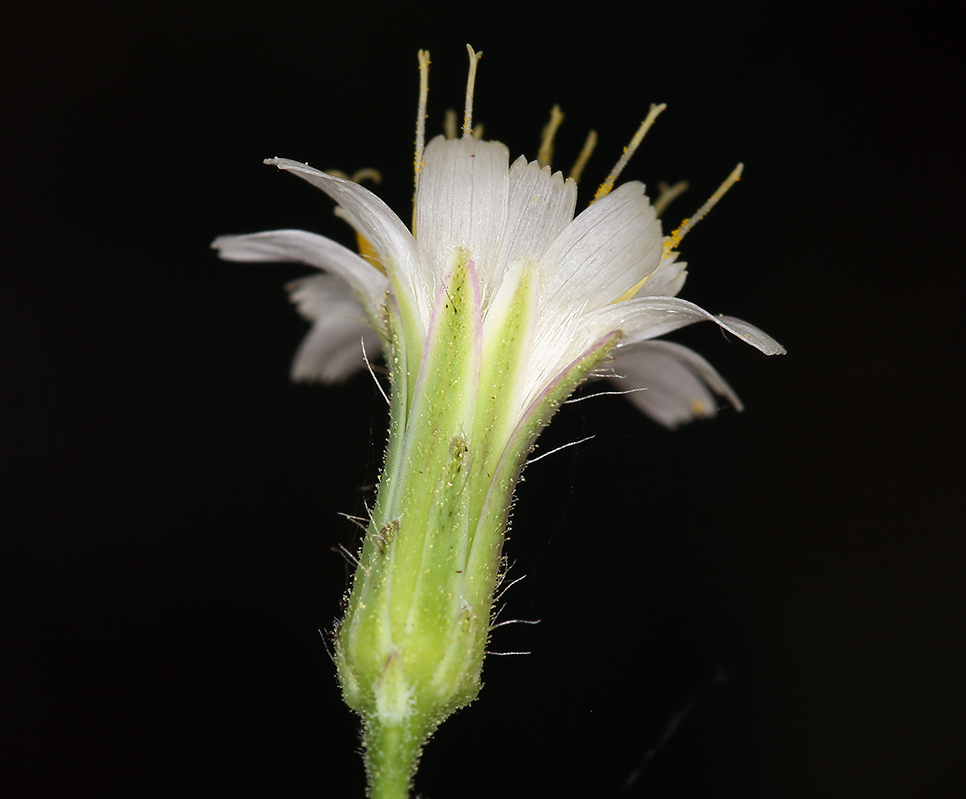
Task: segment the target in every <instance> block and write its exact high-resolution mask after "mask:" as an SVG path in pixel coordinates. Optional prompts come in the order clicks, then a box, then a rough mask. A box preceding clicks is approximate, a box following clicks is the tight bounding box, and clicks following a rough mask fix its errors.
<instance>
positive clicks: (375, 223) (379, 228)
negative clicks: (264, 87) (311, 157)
mask: <svg viewBox="0 0 966 799" xmlns="http://www.w3.org/2000/svg"><path fill="white" fill-rule="evenodd" d="M265 163H266V164H274V165H275V166H277V167H278V168H279V169H281V170H284V171H286V172H292V173H293V174H295V175H298V176H299V177H300V178H302V179H303V180H305V181H308V182H309V183H311V184H312V185H313V186H315V187H316V188H319V189H322V191H324V192H325V193H326V194H328V195H329V196H330V197H331V198H332V199H333V200H335V201H336V202H337V203H338V204H339V205H340V206H341V207H342V210H343V215H344V216H345V218H346V220H347V221H348V222H349V223H350V224H351V225H352V227H354V228H355V229H356V230H357V231H359V232H361V233H362V234H363V235H364V236H365V237H366V239H367V240H368V241H369V243H370V244H371V245H372V247H373V249H374V250H375V251H376V253H377V254H378V256H379V261H380V263H381V264H382V265H383V267H384V268H385V269H386V270H387V271H388V272H389V273H390V274H391V275H392V277H393V278H394V279H396V280H397V281H398V283H399V284H401V285H402V286H403V287H405V288H407V289H408V290H409V291H410V292H411V293H413V294H414V295H415V293H416V292H417V291H418V290H419V288H418V286H417V285H416V283H414V281H413V276H414V275H417V274H418V273H419V271H420V270H419V256H418V254H417V251H416V242H415V241H414V240H413V237H412V235H411V234H410V233H409V230H408V229H407V228H406V226H405V225H404V224H403V223H402V222H401V221H400V219H399V217H398V216H396V215H395V214H394V213H393V212H392V211H391V210H390V208H389V206H388V205H386V204H385V203H384V202H383V201H382V200H380V199H379V198H378V197H377V196H376V195H375V194H373V193H372V192H371V191H369V190H368V189H364V188H363V187H362V186H360V185H359V184H358V183H353V182H352V181H351V180H345V179H344V178H337V177H335V176H333V175H327V174H326V173H325V172H320V171H319V170H318V169H313V168H312V167H310V166H308V165H306V164H300V163H299V162H298V161H290V160H288V159H287V158H270V159H268V160H267V161H266V162H265Z"/></svg>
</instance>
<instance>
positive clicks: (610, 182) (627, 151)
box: [591, 103, 667, 202]
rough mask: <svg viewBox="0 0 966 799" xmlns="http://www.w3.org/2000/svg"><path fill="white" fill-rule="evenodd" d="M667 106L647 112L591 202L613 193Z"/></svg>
mask: <svg viewBox="0 0 966 799" xmlns="http://www.w3.org/2000/svg"><path fill="white" fill-rule="evenodd" d="M665 108H667V106H666V105H665V104H664V103H661V104H660V105H654V104H653V103H652V104H651V110H650V111H648V112H647V118H646V119H645V120H644V121H643V122H642V123H641V126H640V127H639V128H638V129H637V133H635V134H634V138H633V139H631V143H630V144H628V145H627V147H625V148H624V154H623V155H622V156H621V158H620V160H619V161H618V162H617V163H616V164H615V165H614V168H613V169H612V170H611V172H610V174H609V175H608V176H607V180H605V181H604V182H603V183H601V184H600V188H599V189H597V193H596V194H594V199H593V200H592V201H591V202H596V201H597V200H599V199H600V198H601V197H606V196H607V195H608V194H610V193H611V190H612V189H613V188H614V182H615V181H616V180H617V178H618V176H619V175H620V173H621V172H623V171H624V167H625V166H627V162H628V161H630V160H631V156H632V155H634V152H635V151H636V150H637V148H638V147H640V145H641V142H642V141H644V134H646V133H647V132H648V131H649V130H650V129H651V125H653V124H654V120H655V119H657V117H658V115H659V114H660V113H661V112H662V111H663V110H664V109H665Z"/></svg>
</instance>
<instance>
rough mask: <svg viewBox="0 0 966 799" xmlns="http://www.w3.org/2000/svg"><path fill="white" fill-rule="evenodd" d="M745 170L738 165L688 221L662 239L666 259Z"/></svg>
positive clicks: (742, 165) (739, 178)
mask: <svg viewBox="0 0 966 799" xmlns="http://www.w3.org/2000/svg"><path fill="white" fill-rule="evenodd" d="M744 168H745V165H744V164H738V166H736V167H735V168H734V169H733V170H732V172H731V174H730V175H728V177H727V178H726V179H725V181H724V183H722V184H721V185H720V186H718V188H717V190H716V191H715V193H714V194H712V195H711V196H710V197H709V198H708V201H707V202H706V203H705V204H704V205H702V206H701V207H700V208H699V209H698V210H697V213H695V215H694V216H692V217H690V218H689V219H685V220H684V221H683V222H681V224H680V225H679V226H678V228H677V230H675V231H674V232H673V233H671V235H670V236H665V237H664V257H665V258H667V257H668V256H669V255H670V254H671V253H672V252H673V251H674V250H676V249H677V248H678V245H679V244H680V243H681V239H683V238H684V237H685V236H686V235H687V234H688V232H689V231H690V230H691V228H693V227H694V226H695V225H696V224H698V222H700V221H701V220H702V219H704V217H705V216H706V215H707V213H708V211H710V210H711V209H712V208H714V207H715V206H716V205H717V204H718V200H720V199H721V198H722V197H724V196H725V192H727V191H728V189H730V188H731V187H732V186H734V185H735V183H737V182H738V181H739V180H741V170H742V169H744Z"/></svg>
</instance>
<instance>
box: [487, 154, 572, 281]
mask: <svg viewBox="0 0 966 799" xmlns="http://www.w3.org/2000/svg"><path fill="white" fill-rule="evenodd" d="M576 204H577V184H576V183H574V181H572V180H566V181H565V180H564V177H563V175H562V174H560V173H559V172H551V171H550V167H543V168H542V169H541V167H540V165H539V164H538V163H537V162H536V161H530V162H529V163H528V162H527V159H526V158H524V157H523V156H521V157H520V158H518V159H517V160H516V161H514V162H513V166H511V167H510V201H509V209H510V212H509V215H508V217H507V230H506V234H505V236H504V238H503V250H502V252H501V254H500V258H499V262H500V264H501V265H502V266H503V267H504V268H509V267H510V266H511V265H512V264H513V263H514V262H515V261H518V260H520V259H521V258H527V259H531V260H537V259H538V258H539V257H540V256H541V255H543V253H544V251H545V250H546V249H547V248H548V247H549V246H550V243H551V242H552V241H553V240H554V239H555V238H556V237H557V236H558V235H559V234H560V233H561V231H563V230H564V228H566V227H567V225H568V224H570V222H571V221H572V220H573V218H574V207H575V205H576Z"/></svg>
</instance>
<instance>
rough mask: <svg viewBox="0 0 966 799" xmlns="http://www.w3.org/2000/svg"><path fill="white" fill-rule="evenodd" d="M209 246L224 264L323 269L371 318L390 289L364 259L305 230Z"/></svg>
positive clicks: (221, 239)
mask: <svg viewBox="0 0 966 799" xmlns="http://www.w3.org/2000/svg"><path fill="white" fill-rule="evenodd" d="M211 246H212V247H213V248H214V249H216V250H218V255H219V256H220V257H221V258H224V259H225V260H226V261H294V262H296V263H303V264H308V265H309V266H314V267H317V268H318V269H324V270H325V271H327V272H331V273H332V274H334V275H338V276H339V278H341V279H342V281H343V285H346V288H347V290H348V287H349V286H351V287H352V289H353V290H355V292H356V293H357V295H358V296H359V297H360V298H361V299H362V301H363V302H365V304H366V305H367V306H368V311H369V312H370V313H372V314H374V313H376V310H375V309H377V308H379V307H380V306H381V305H382V303H383V300H384V299H385V295H386V291H388V289H389V280H388V279H387V278H386V276H385V275H384V274H383V273H382V272H380V271H379V270H378V269H376V268H375V267H374V266H372V265H371V264H370V263H368V262H367V261H366V260H365V259H363V258H360V257H359V256H358V255H356V253H354V252H352V250H350V249H348V248H346V247H343V246H342V245H341V244H338V243H337V242H334V241H332V240H331V239H327V238H325V236H318V235H316V234H315V233H307V232H306V231H304V230H268V231H265V232H264V233H252V234H249V235H247V236H219V237H218V238H217V239H215V240H214V241H213V242H212V244H211ZM360 310H361V309H360Z"/></svg>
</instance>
